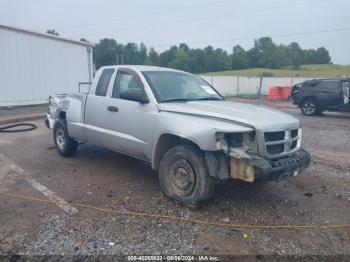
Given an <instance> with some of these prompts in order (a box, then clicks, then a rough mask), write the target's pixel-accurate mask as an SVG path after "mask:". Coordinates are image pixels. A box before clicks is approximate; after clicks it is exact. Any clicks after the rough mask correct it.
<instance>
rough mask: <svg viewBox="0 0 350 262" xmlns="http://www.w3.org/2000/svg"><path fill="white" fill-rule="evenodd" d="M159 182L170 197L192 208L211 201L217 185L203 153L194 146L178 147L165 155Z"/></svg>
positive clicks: (160, 168)
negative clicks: (210, 174)
mask: <svg viewBox="0 0 350 262" xmlns="http://www.w3.org/2000/svg"><path fill="white" fill-rule="evenodd" d="M159 182H160V186H161V189H162V191H163V193H164V194H165V195H166V196H167V197H169V198H170V199H172V200H174V201H176V202H178V203H182V204H185V205H187V206H189V207H198V206H199V205H200V203H202V202H205V201H207V200H209V199H210V197H211V196H212V195H213V192H214V185H215V183H214V180H213V178H212V177H210V176H209V172H208V168H207V164H206V162H205V159H204V156H203V152H202V151H200V150H199V149H198V148H196V147H195V146H192V145H179V146H175V147H173V148H170V149H169V150H168V151H167V152H166V153H165V155H164V156H163V158H162V160H161V162H160V167H159Z"/></svg>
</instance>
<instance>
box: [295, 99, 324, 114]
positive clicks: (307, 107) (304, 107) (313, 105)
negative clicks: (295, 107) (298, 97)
mask: <svg viewBox="0 0 350 262" xmlns="http://www.w3.org/2000/svg"><path fill="white" fill-rule="evenodd" d="M300 109H301V112H302V113H303V115H305V116H315V115H320V114H321V112H322V110H321V108H320V106H319V105H318V103H317V101H316V100H315V99H313V98H306V99H304V100H303V101H302V102H301V104H300Z"/></svg>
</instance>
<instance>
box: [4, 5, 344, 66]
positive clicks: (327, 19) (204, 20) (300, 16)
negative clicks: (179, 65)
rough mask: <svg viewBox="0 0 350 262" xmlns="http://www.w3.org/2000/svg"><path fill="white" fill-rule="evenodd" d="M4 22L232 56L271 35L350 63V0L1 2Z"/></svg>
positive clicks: (78, 35)
mask: <svg viewBox="0 0 350 262" xmlns="http://www.w3.org/2000/svg"><path fill="white" fill-rule="evenodd" d="M0 23H1V24H6V25H13V26H18V27H23V28H26V29H30V30H36V31H43V32H45V31H46V29H55V30H56V31H58V32H59V33H60V35H61V36H63V37H68V38H73V39H80V38H81V37H84V38H86V39H88V40H89V41H92V42H98V40H99V39H101V38H103V37H110V38H115V39H116V40H117V41H118V42H120V43H127V42H135V43H141V42H143V43H145V44H146V45H147V46H148V47H150V46H153V47H154V48H155V49H156V50H157V51H163V50H165V49H167V48H168V47H169V46H170V45H174V44H179V43H181V42H185V43H187V44H189V46H190V47H205V46H207V45H209V44H210V45H213V46H214V47H215V48H223V49H225V50H227V51H229V52H231V50H232V47H233V46H234V45H237V44H239V45H241V46H242V47H244V48H245V49H248V48H250V47H251V46H252V45H253V40H254V38H258V37H262V36H271V37H272V38H273V40H274V41H275V42H276V43H284V44H288V43H290V42H292V41H297V42H299V44H300V45H301V47H302V48H317V47H320V46H324V47H326V48H327V49H328V50H329V51H330V54H331V57H332V61H333V62H334V63H339V64H350V48H349V46H350V1H349V0H176V1H175V0H152V1H146V0H144V1H142V0H139V1H138V0H134V1H125V0H50V1H48V0H32V1H27V0H0ZM345 28H347V30H344V29H345ZM334 30H338V31H334ZM320 31H328V32H322V33H321V32H320ZM329 31H333V32H329ZM311 32H314V33H311ZM315 32H318V33H315ZM298 33H303V34H298ZM0 40H1V39H0Z"/></svg>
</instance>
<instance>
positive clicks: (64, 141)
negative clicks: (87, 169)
mask: <svg viewBox="0 0 350 262" xmlns="http://www.w3.org/2000/svg"><path fill="white" fill-rule="evenodd" d="M53 140H54V143H55V146H56V150H57V152H58V153H59V154H60V155H61V156H64V157H69V156H72V155H74V154H75V153H76V152H77V149H78V142H77V141H76V140H74V139H73V138H71V137H70V136H69V135H68V131H67V124H66V121H65V120H61V119H60V120H57V122H56V123H55V126H54V128H53Z"/></svg>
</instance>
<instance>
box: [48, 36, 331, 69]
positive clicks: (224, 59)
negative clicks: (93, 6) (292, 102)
mask: <svg viewBox="0 0 350 262" xmlns="http://www.w3.org/2000/svg"><path fill="white" fill-rule="evenodd" d="M47 33H51V34H55V35H58V33H57V32H56V31H55V30H48V31H47ZM81 41H87V40H86V39H83V38H82V39H81ZM93 60H94V64H95V66H96V68H97V69H98V68H99V67H101V66H104V65H115V64H134V65H136V64H137V65H140V64H141V65H154V66H163V67H171V68H175V69H180V70H184V71H188V72H192V73H205V72H216V71H224V70H237V69H246V68H258V67H260V68H272V69H278V68H282V67H286V66H291V67H293V68H294V69H297V68H299V67H300V65H303V64H329V63H331V57H330V55H329V52H328V50H327V49H326V48H324V47H319V48H317V49H303V48H301V47H300V45H299V44H298V43H297V42H292V43H291V44H288V45H284V44H279V45H278V44H275V43H274V42H273V41H272V39H271V38H270V37H262V38H259V39H256V40H254V45H253V47H252V48H250V49H249V50H245V49H244V48H243V47H241V46H240V45H236V46H234V47H233V48H232V52H231V53H228V52H227V51H225V50H223V49H221V48H216V49H214V48H213V47H212V46H210V45H209V46H207V47H205V48H203V49H201V48H190V47H189V46H188V45H187V44H185V43H182V44H180V45H179V46H171V47H170V48H169V49H167V50H165V51H164V52H160V53H158V52H157V51H155V49H154V48H152V47H151V48H147V47H146V45H145V44H143V43H141V44H140V45H138V44H135V43H127V44H121V43H117V41H116V40H115V39H112V38H104V39H101V40H100V41H99V43H97V44H96V46H95V48H94V52H93Z"/></svg>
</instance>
